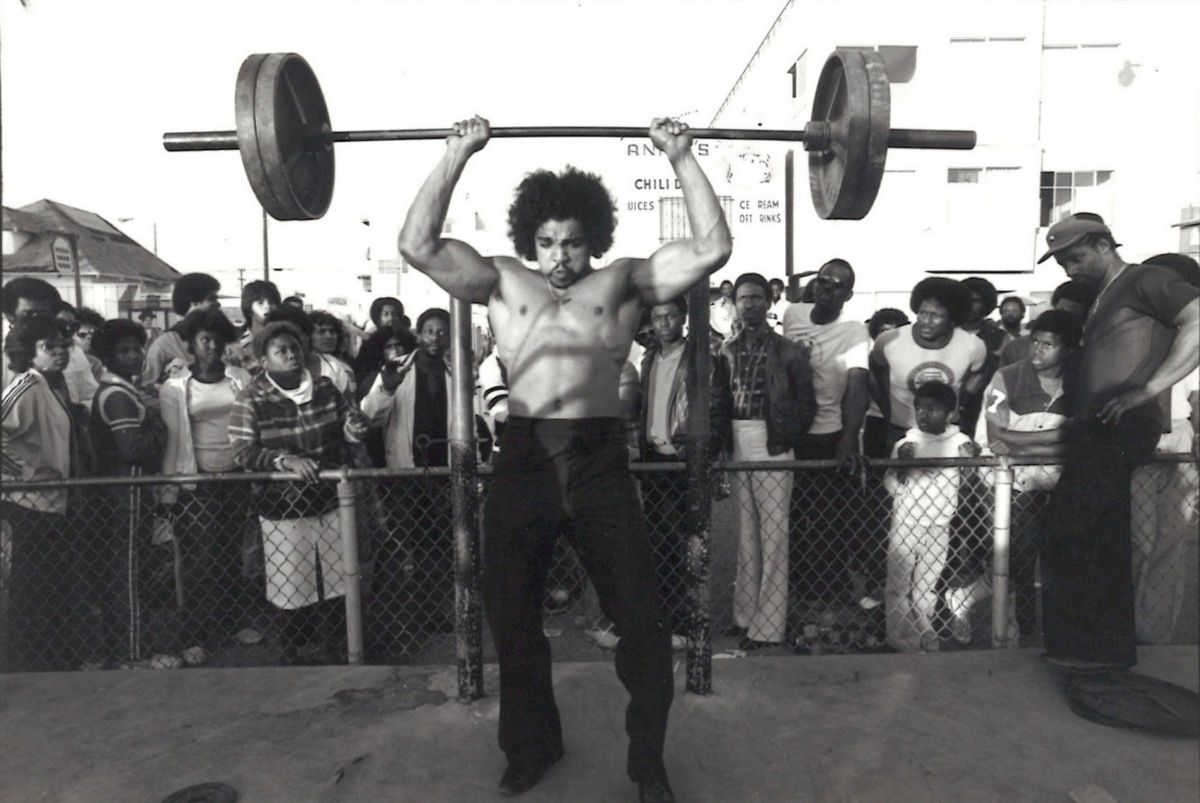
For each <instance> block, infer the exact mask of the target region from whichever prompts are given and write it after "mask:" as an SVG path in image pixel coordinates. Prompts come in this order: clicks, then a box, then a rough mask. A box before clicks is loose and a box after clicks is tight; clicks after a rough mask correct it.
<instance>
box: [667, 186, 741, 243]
mask: <svg viewBox="0 0 1200 803" xmlns="http://www.w3.org/2000/svg"><path fill="white" fill-rule="evenodd" d="M718 200H720V202H721V212H722V214H724V215H725V222H726V224H728V225H729V227H730V229H731V230H732V228H733V225H732V221H733V196H732V195H722V196H720V198H719V199H718ZM691 236H692V227H691V225H690V224H689V223H688V216H687V206H686V205H685V204H684V202H683V196H682V195H677V196H674V197H672V198H659V199H658V242H659V245H662V244H663V243H669V242H671V241H672V240H683V239H686V238H688V237H691Z"/></svg>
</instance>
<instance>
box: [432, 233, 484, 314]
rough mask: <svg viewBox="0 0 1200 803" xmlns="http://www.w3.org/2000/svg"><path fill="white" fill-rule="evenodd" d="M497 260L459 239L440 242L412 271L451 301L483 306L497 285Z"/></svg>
mask: <svg viewBox="0 0 1200 803" xmlns="http://www.w3.org/2000/svg"><path fill="white" fill-rule="evenodd" d="M497 259H500V257H485V256H482V255H480V253H479V252H478V251H476V250H475V249H474V248H473V247H472V246H470V245H468V244H467V243H464V242H463V241H462V240H442V241H441V244H440V246H439V247H438V249H437V250H436V251H434V253H433V254H432V255H431V256H430V257H429V258H428V259H427V260H425V261H424V262H422V263H420V264H416V268H417V269H418V270H420V271H421V272H422V273H424V274H425V275H427V276H428V277H429V278H430V279H433V281H434V282H435V283H436V284H437V285H438V286H439V287H441V288H442V289H443V290H445V291H446V292H447V293H449V294H450V295H452V296H454V297H455V298H457V299H459V300H462V301H468V302H470V303H472V304H486V303H487V301H488V299H489V298H490V297H491V295H492V293H493V292H494V291H495V289H496V286H497V285H498V284H499V283H500V270H499V268H498V267H497V265H496V262H497Z"/></svg>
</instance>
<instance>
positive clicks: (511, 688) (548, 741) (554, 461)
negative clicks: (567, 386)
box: [483, 418, 674, 780]
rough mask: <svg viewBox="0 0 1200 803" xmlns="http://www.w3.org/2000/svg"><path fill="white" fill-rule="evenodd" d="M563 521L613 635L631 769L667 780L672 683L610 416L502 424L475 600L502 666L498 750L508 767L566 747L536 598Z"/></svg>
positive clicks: (623, 457)
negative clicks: (479, 600) (625, 701)
mask: <svg viewBox="0 0 1200 803" xmlns="http://www.w3.org/2000/svg"><path fill="white" fill-rule="evenodd" d="M564 520H566V521H569V522H570V523H571V526H572V529H573V532H574V535H575V542H576V547H577V550H578V554H579V558H580V560H581V561H582V562H583V565H584V568H585V569H586V570H587V572H588V576H589V577H590V578H591V581H592V585H593V586H594V587H595V589H596V594H597V596H598V597H599V600H600V607H601V609H602V610H603V611H604V614H605V615H606V616H608V617H609V618H610V619H611V620H612V621H613V623H614V625H615V626H616V631H617V632H618V633H619V634H620V636H621V640H620V642H619V643H618V645H617V651H616V666H617V677H618V678H619V679H620V680H621V683H622V684H623V685H624V686H625V688H626V690H627V691H628V692H629V695H630V701H629V705H628V707H627V708H626V711H625V730H626V732H627V733H628V734H629V755H628V767H627V769H628V772H629V777H630V778H632V779H634V780H639V779H641V778H645V777H647V776H650V775H653V774H655V773H659V772H662V771H663V760H662V754H663V742H664V741H665V739H666V731H667V714H668V711H669V710H670V707H671V699H672V696H673V694H674V685H673V678H672V672H671V642H670V632H669V630H668V628H666V627H665V626H664V624H663V618H662V616H661V613H660V610H659V605H658V583H657V579H656V578H655V572H654V559H653V556H652V554H651V549H650V543H649V540H648V539H647V537H646V525H645V520H644V518H643V516H642V511H641V508H640V506H639V505H638V499H637V494H636V492H635V489H634V481H633V478H632V476H631V475H630V474H629V470H628V453H627V452H626V448H625V432H624V427H623V426H622V425H621V423H620V421H618V420H617V419H580V420H561V419H560V420H553V419H543V420H539V419H528V418H509V420H508V426H507V427H506V428H505V431H504V435H503V440H502V443H501V449H500V455H499V458H498V459H497V462H496V473H495V475H494V476H493V480H492V485H491V489H490V490H489V492H488V496H487V501H486V503H485V504H484V561H483V601H484V607H485V610H486V612H487V617H488V623H489V626H490V628H491V632H492V638H493V640H494V641H495V645H496V653H497V658H498V660H499V664H500V749H501V750H503V751H504V752H505V753H506V754H507V756H508V758H509V761H525V760H532V759H537V758H546V757H553V756H556V755H558V754H560V752H561V751H562V749H563V745H562V728H561V725H560V722H559V716H558V708H557V706H556V705H555V703H554V690H553V686H552V681H551V671H550V642H549V641H548V640H547V639H546V637H545V635H544V634H543V632H542V600H543V595H544V589H545V582H546V573H547V571H548V569H549V564H550V560H551V557H552V556H553V554H554V541H555V538H556V537H557V535H558V533H559V529H560V526H561V525H562V524H563V522H564Z"/></svg>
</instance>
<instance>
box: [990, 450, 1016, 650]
mask: <svg viewBox="0 0 1200 803" xmlns="http://www.w3.org/2000/svg"><path fill="white" fill-rule="evenodd" d="M993 478H994V479H993V484H992V488H993V492H992V493H993V498H992V504H993V508H992V525H993V534H992V647H993V648H997V649H999V648H1002V647H1008V646H1011V645H1010V644H1009V643H1008V547H1009V541H1010V538H1009V536H1010V530H1011V527H1012V487H1013V471H1012V468H1011V467H1010V466H1009V465H1008V459H1007V458H1004V457H1001V458H1000V465H998V466H997V467H996V469H995V472H994V473H993Z"/></svg>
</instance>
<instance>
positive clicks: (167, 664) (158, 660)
mask: <svg viewBox="0 0 1200 803" xmlns="http://www.w3.org/2000/svg"><path fill="white" fill-rule="evenodd" d="M182 666H183V659H182V658H180V657H179V656H178V655H171V654H170V653H165V652H163V653H159V654H157V655H155V656H154V657H153V658H151V659H150V668H151V669H179V668H180V667H182Z"/></svg>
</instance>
